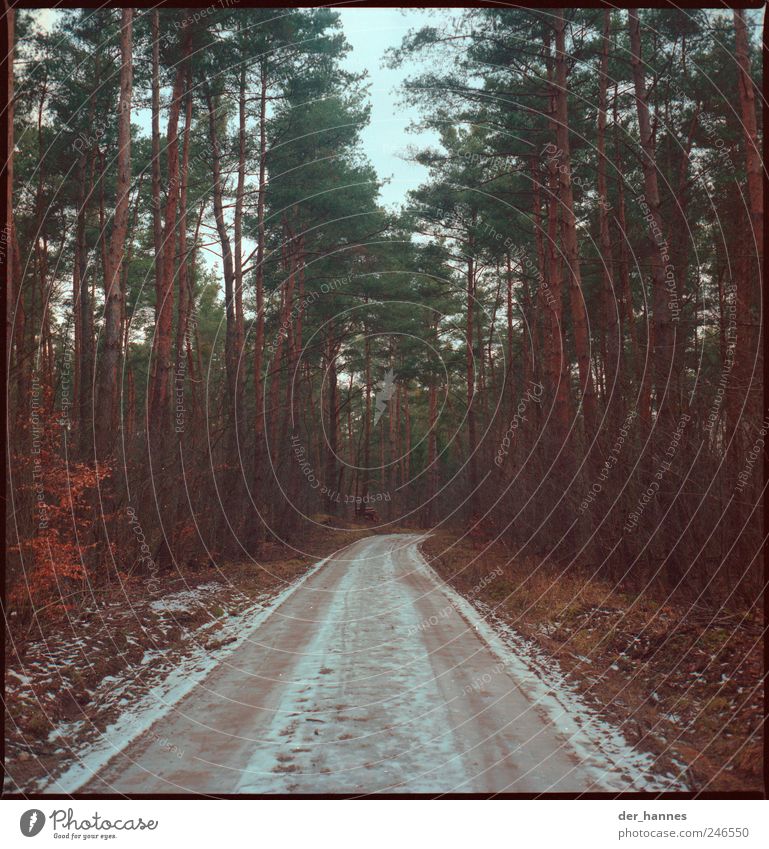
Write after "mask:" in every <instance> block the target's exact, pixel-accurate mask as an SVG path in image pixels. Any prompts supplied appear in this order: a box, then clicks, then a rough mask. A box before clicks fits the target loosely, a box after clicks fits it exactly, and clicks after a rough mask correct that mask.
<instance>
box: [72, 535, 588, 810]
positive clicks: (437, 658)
mask: <svg viewBox="0 0 769 849" xmlns="http://www.w3.org/2000/svg"><path fill="white" fill-rule="evenodd" d="M419 540H420V537H418V536H416V535H405V534H393V535H387V536H384V535H382V536H374V537H369V538H367V539H364V540H360V541H358V542H356V543H354V544H352V545H351V546H349V547H348V548H346V549H344V550H343V551H341V552H338V553H337V554H336V555H334V557H333V558H331V559H329V560H328V561H327V562H326V563H324V564H323V565H322V566H321V567H320V568H319V569H317V570H316V571H315V572H314V573H312V574H311V575H310V576H309V577H308V579H307V580H306V581H305V582H304V583H302V584H301V585H300V586H299V587H298V588H297V590H296V592H294V593H292V594H291V595H290V596H288V598H286V600H285V601H284V602H283V603H282V604H281V605H280V606H279V607H277V608H276V609H275V611H274V612H273V613H272V614H271V615H270V616H269V617H268V618H267V619H266V620H265V621H264V622H263V623H262V624H261V625H260V626H259V627H258V628H257V629H256V630H255V631H254V632H253V633H252V634H251V636H250V638H249V639H248V640H246V642H244V643H243V644H242V645H241V646H240V647H239V648H237V649H236V650H235V651H233V653H232V654H231V655H229V656H228V657H227V658H226V660H225V661H223V662H222V663H221V664H219V665H218V666H217V667H216V668H215V669H214V670H213V672H211V673H210V674H209V675H208V676H207V677H206V678H205V679H203V680H202V681H201V682H200V683H199V684H198V685H197V686H196V687H195V688H194V689H193V690H192V691H191V692H190V693H189V694H188V695H187V696H186V697H185V698H184V699H182V700H181V701H180V702H178V703H177V704H176V705H175V706H174V707H173V708H172V709H170V710H169V711H168V712H167V713H166V714H165V715H164V716H162V717H161V718H159V719H158V720H157V721H156V722H155V724H154V725H153V726H152V727H151V728H150V729H149V730H148V731H147V732H146V733H145V734H143V735H142V736H141V737H139V738H137V739H136V740H135V741H134V742H133V743H132V744H131V745H129V746H128V747H127V748H126V749H124V750H123V751H122V752H120V753H119V754H118V755H116V756H115V757H114V758H113V759H112V761H111V762H110V763H109V764H108V765H107V766H106V767H105V768H104V769H103V770H102V771H101V772H100V773H99V774H98V775H97V776H96V777H95V778H93V779H91V780H90V781H89V782H88V783H87V784H86V785H85V786H84V787H82V788H81V789H80V791H79V792H81V793H126V794H141V793H174V794H178V793H185V792H191V793H201V794H210V795H213V796H218V795H224V794H238V793H323V794H333V793H339V794H361V795H365V794H373V793H387V792H394V793H404V792H405V793H439V792H457V793H495V792H518V793H530V792H535V793H542V792H548V791H550V792H558V791H566V792H580V791H585V790H591V789H593V790H600V789H602V788H601V787H600V786H599V785H598V784H596V783H595V781H596V778H595V773H591V772H589V771H588V770H587V769H586V768H585V767H583V766H582V765H581V764H580V763H579V761H578V759H577V756H576V755H575V753H574V752H573V751H571V749H570V746H569V743H568V740H567V738H566V737H565V736H564V735H563V734H562V733H561V732H560V731H559V730H558V729H557V728H556V727H555V726H554V725H553V723H552V722H551V721H550V720H549V719H548V718H547V716H546V714H545V713H544V711H541V710H540V708H539V707H538V706H537V705H536V704H535V702H534V700H532V698H530V697H529V696H528V695H527V694H526V692H524V690H523V689H522V686H521V684H520V683H519V682H516V680H514V678H513V677H511V675H510V673H509V672H508V671H507V666H506V665H505V664H504V663H502V661H501V660H500V657H499V656H498V655H497V654H495V653H494V651H493V650H492V648H491V647H490V645H488V644H487V643H486V642H484V641H483V639H482V638H481V637H480V636H479V633H478V631H477V630H476V628H475V627H474V625H473V624H472V623H471V622H470V621H468V619H467V618H465V616H466V611H465V613H464V614H463V613H462V612H460V610H459V609H458V607H457V606H456V605H455V604H452V601H451V591H450V590H446V589H445V588H443V587H442V584H441V581H440V579H438V577H437V575H436V574H435V573H434V572H433V570H432V569H431V568H430V567H429V566H428V565H427V564H426V563H425V561H424V560H423V559H422V556H421V554H420V553H419V551H418V548H417V544H418V542H419ZM171 747H173V748H171Z"/></svg>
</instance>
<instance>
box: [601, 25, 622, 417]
mask: <svg viewBox="0 0 769 849" xmlns="http://www.w3.org/2000/svg"><path fill="white" fill-rule="evenodd" d="M610 37H611V10H609V9H606V10H604V13H603V36H602V39H601V63H600V67H599V71H598V144H597V147H598V221H599V237H598V242H599V247H600V249H601V265H602V270H603V293H602V294H603V299H602V300H603V313H604V322H605V324H604V326H605V331H604V333H605V338H606V350H605V357H604V369H605V387H606V392H607V393H608V396H609V397H612V396H614V394H615V393H616V394H617V396H618V400H619V399H620V398H621V394H620V392H619V387H618V386H616V385H615V381H616V378H617V376H618V368H619V352H620V344H619V343H620V329H619V316H618V312H619V303H620V299H619V298H618V297H617V296H616V294H615V289H614V261H613V255H614V246H613V245H612V239H611V230H610V228H609V208H610V204H609V190H608V185H607V180H606V164H607V157H606V105H607V91H608V84H609V39H610ZM607 403H611V402H610V401H608V399H607ZM616 409H617V410H618V412H620V414H621V410H620V408H619V407H617V408H616Z"/></svg>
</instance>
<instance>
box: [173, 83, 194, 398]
mask: <svg viewBox="0 0 769 849" xmlns="http://www.w3.org/2000/svg"><path fill="white" fill-rule="evenodd" d="M186 78H187V83H186V87H187V93H186V104H185V110H184V141H183V143H182V166H181V169H182V171H181V191H180V195H179V306H178V308H177V316H176V357H175V361H176V371H177V375H176V377H175V379H174V386H175V391H174V395H175V396H176V399H177V403H178V402H179V401H181V403H182V406H183V405H184V397H185V394H186V392H185V387H186V383H187V382H188V380H189V378H190V377H192V375H190V374H189V371H188V368H187V366H186V365H185V364H186V362H187V341H188V339H189V317H190V308H191V300H192V299H191V296H190V277H189V258H188V256H187V193H188V188H189V163H190V126H191V123H192V77H191V73H190V69H189V67H188V68H187V74H186ZM179 384H181V386H180V385H179Z"/></svg>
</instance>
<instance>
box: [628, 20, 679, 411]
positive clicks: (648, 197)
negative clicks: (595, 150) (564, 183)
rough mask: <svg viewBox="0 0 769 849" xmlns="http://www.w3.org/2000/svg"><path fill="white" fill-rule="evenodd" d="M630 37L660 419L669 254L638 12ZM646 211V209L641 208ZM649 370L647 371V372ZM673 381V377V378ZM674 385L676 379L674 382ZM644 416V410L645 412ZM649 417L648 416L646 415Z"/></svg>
mask: <svg viewBox="0 0 769 849" xmlns="http://www.w3.org/2000/svg"><path fill="white" fill-rule="evenodd" d="M628 26H629V35H630V64H631V66H632V69H633V83H634V88H635V101H636V111H637V114H638V130H639V134H640V137H641V153H642V156H641V165H642V169H643V175H644V189H645V198H644V201H645V203H646V205H647V206H648V209H649V212H648V214H649V215H650V216H651V219H652V223H651V226H650V232H649V240H650V242H651V266H652V288H653V294H652V304H653V315H652V324H651V328H650V330H651V340H650V341H651V346H652V351H653V368H652V375H653V380H654V392H655V400H656V405H657V415H658V417H665V416H666V415H667V413H668V412H669V410H670V407H671V404H670V399H669V398H668V397H666V393H667V390H668V386H669V383H668V381H669V379H670V377H671V375H670V370H671V369H670V367H671V357H672V353H673V347H672V341H673V332H672V331H673V328H672V324H671V315H670V311H669V309H668V304H667V291H666V288H665V263H664V261H663V253H664V252H666V251H667V240H666V235H665V233H666V231H665V226H664V223H663V220H662V215H661V213H660V195H659V186H658V182H657V161H656V155H655V150H654V136H653V130H652V126H651V120H650V117H649V103H648V93H647V91H646V81H645V78H644V66H643V55H642V52H641V24H640V21H639V19H638V11H637V10H636V9H630V10H629V11H628ZM642 210H643V208H642ZM647 371H648V370H647ZM672 377H673V378H674V376H672ZM673 385H675V380H674V379H673ZM644 394H647V393H644ZM642 415H644V411H642ZM647 418H648V415H647Z"/></svg>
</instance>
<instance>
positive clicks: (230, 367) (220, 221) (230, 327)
mask: <svg viewBox="0 0 769 849" xmlns="http://www.w3.org/2000/svg"><path fill="white" fill-rule="evenodd" d="M205 97H206V105H207V107H208V130H209V138H210V141H211V167H212V176H213V185H212V187H211V189H212V192H213V198H214V218H215V219H216V231H217V233H218V235H219V242H220V244H221V247H222V271H223V274H224V300H225V315H226V320H227V327H226V330H225V338H224V347H225V352H224V362H225V372H226V381H227V391H226V396H227V406H226V411H227V412H226V419H227V421H228V422H229V423H232V422H234V421H235V399H236V395H237V391H236V375H237V361H236V353H235V349H236V335H237V331H236V325H235V298H234V289H235V270H234V266H233V258H232V246H231V244H230V237H229V235H228V233H227V224H226V222H225V219H224V200H223V185H222V165H221V160H222V154H221V147H220V143H219V131H218V129H217V125H216V111H217V99H216V98H215V97H214V96H213V95H212V93H211V90H210V88H206V92H205ZM229 432H230V431H229V428H228V434H229ZM228 440H229V441H228V446H227V448H226V451H227V454H228V458H229V457H230V455H231V453H232V449H233V446H234V439H232V437H231V436H228Z"/></svg>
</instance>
